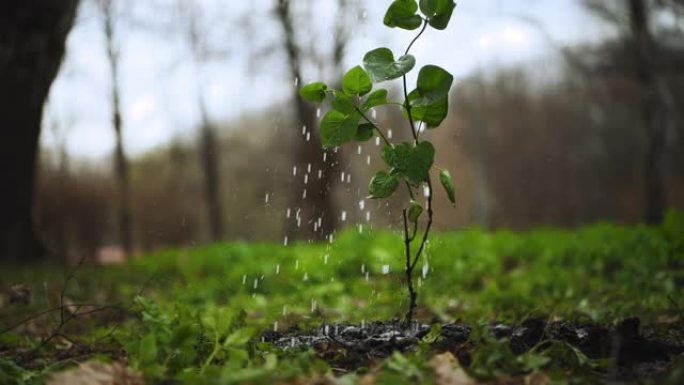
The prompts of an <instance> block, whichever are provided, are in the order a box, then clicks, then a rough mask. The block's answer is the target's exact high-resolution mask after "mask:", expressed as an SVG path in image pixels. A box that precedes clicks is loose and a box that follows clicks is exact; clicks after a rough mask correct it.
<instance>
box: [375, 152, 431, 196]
mask: <svg viewBox="0 0 684 385" xmlns="http://www.w3.org/2000/svg"><path fill="white" fill-rule="evenodd" d="M382 159H384V160H385V162H386V163H387V164H388V165H389V166H390V167H392V169H393V171H394V172H395V173H397V174H399V175H402V176H404V177H405V178H406V180H407V181H408V182H409V183H411V184H413V185H417V184H420V183H422V182H424V181H426V180H427V178H428V173H429V172H430V168H431V167H432V164H433V163H434V159H435V148H434V147H433V146H432V144H431V143H430V142H420V143H418V145H417V146H415V147H413V146H412V145H411V144H409V143H399V144H397V145H396V146H394V147H390V146H385V147H384V148H383V149H382Z"/></svg>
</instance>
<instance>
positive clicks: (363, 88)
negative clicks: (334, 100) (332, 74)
mask: <svg viewBox="0 0 684 385" xmlns="http://www.w3.org/2000/svg"><path fill="white" fill-rule="evenodd" d="M371 88H373V83H372V82H371V78H370V76H368V74H367V73H366V71H364V69H363V68H361V66H356V67H354V68H352V69H350V70H349V71H347V73H346V74H344V78H342V90H343V91H344V93H346V94H347V95H359V96H363V95H365V94H367V93H369V92H370V90H371Z"/></svg>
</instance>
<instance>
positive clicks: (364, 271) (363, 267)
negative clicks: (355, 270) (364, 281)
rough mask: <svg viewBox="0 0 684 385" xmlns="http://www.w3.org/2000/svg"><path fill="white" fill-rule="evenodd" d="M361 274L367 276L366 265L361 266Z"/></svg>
mask: <svg viewBox="0 0 684 385" xmlns="http://www.w3.org/2000/svg"><path fill="white" fill-rule="evenodd" d="M361 274H366V264H365V263H362V264H361Z"/></svg>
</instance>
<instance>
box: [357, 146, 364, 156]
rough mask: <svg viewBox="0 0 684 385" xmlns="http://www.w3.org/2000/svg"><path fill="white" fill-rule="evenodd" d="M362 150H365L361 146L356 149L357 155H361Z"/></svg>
mask: <svg viewBox="0 0 684 385" xmlns="http://www.w3.org/2000/svg"><path fill="white" fill-rule="evenodd" d="M361 150H363V148H362V147H361V146H360V145H359V146H357V147H356V153H357V154H359V155H361Z"/></svg>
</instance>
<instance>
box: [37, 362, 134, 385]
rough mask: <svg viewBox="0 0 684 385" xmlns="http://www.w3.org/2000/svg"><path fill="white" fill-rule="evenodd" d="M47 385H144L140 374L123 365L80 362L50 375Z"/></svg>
mask: <svg viewBox="0 0 684 385" xmlns="http://www.w3.org/2000/svg"><path fill="white" fill-rule="evenodd" d="M46 384H47V385H144V384H145V381H144V380H143V377H142V375H141V374H140V373H137V372H135V371H133V370H132V369H131V368H128V367H125V366H124V365H122V364H120V363H118V362H114V363H111V364H110V363H104V362H99V361H87V362H82V363H80V364H79V365H78V367H76V368H73V369H69V370H65V371H63V372H59V373H55V374H53V375H51V376H50V377H49V378H48V379H47V381H46Z"/></svg>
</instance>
